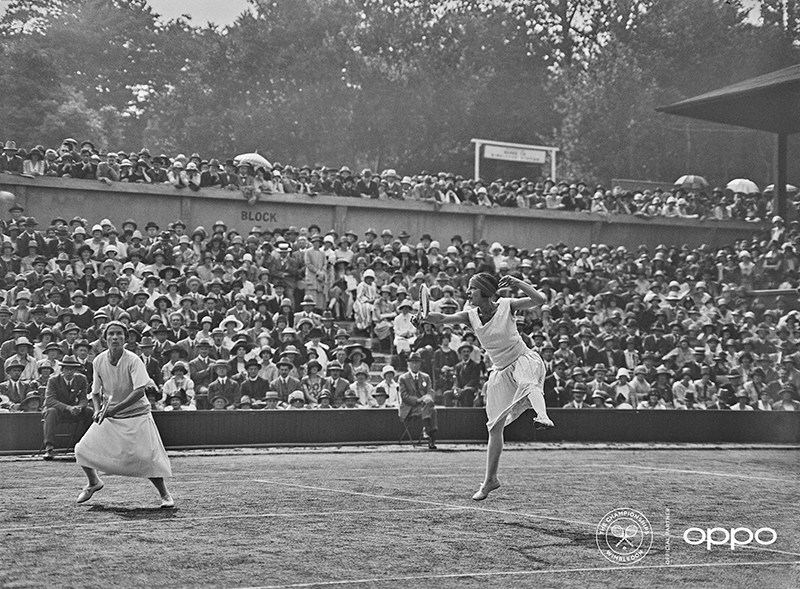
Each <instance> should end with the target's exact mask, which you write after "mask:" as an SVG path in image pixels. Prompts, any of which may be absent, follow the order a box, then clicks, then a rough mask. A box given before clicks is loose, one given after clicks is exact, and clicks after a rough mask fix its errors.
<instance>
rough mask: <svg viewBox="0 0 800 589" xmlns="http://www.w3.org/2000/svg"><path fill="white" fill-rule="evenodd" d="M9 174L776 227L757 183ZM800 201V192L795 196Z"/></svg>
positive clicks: (146, 157)
mask: <svg viewBox="0 0 800 589" xmlns="http://www.w3.org/2000/svg"><path fill="white" fill-rule="evenodd" d="M4 154H5V156H4V157H0V171H6V172H12V173H19V174H25V175H27V176H32V177H36V176H51V177H60V178H78V179H84V180H97V181H101V182H106V183H112V182H127V183H141V184H163V185H170V186H173V187H175V188H176V189H189V190H200V189H201V188H219V189H225V190H234V191H240V192H241V193H242V195H243V196H244V198H246V199H247V200H248V202H250V203H251V204H254V203H255V202H256V201H258V200H259V199H262V198H267V197H268V195H270V194H275V193H290V194H294V193H302V194H309V195H319V194H325V195H336V196H341V197H353V198H368V199H386V200H391V199H394V200H417V201H422V202H429V203H433V204H435V205H442V204H461V205H465V206H466V205H475V206H486V207H512V208H527V209H552V210H564V211H583V212H587V213H593V214H600V215H612V214H615V215H636V216H640V217H683V218H691V219H716V220H725V219H738V220H744V221H750V222H762V221H766V220H768V219H769V218H771V217H772V213H773V212H774V209H775V207H774V199H773V194H772V192H773V191H772V189H771V187H767V188H765V189H764V191H763V192H761V191H759V189H758V187H757V186H755V185H753V184H752V183H749V184H748V183H747V182H749V181H746V182H745V183H743V184H741V186H739V185H737V184H733V185H730V186H726V187H725V188H723V187H713V188H712V187H710V186H708V183H707V182H706V181H705V179H704V178H702V177H699V176H691V175H690V176H685V177H682V178H681V179H679V180H681V181H679V182H677V183H676V185H673V186H665V187H664V188H663V189H662V188H659V187H653V188H645V189H643V190H623V189H621V188H620V187H618V186H613V187H612V186H603V185H602V184H597V183H596V182H590V181H586V180H576V181H573V182H566V181H559V182H558V183H556V182H553V181H551V180H549V179H547V178H541V179H539V178H526V177H522V178H517V179H507V180H504V179H502V178H496V179H494V180H491V181H490V180H485V179H477V180H474V179H469V178H464V177H463V176H461V175H456V174H453V173H449V172H437V173H429V172H427V171H422V172H420V173H418V174H414V175H401V174H399V173H398V172H397V171H396V170H394V169H385V170H382V171H381V172H380V173H373V172H372V171H371V170H369V169H362V170H361V171H360V172H359V171H358V170H355V171H354V170H351V168H350V167H349V166H342V167H340V168H334V167H327V166H291V165H285V166H284V165H282V164H280V163H278V162H273V163H270V162H269V161H267V160H266V159H264V158H263V157H261V156H259V155H258V154H257V153H254V154H243V155H244V156H251V157H242V156H239V157H235V158H228V159H218V158H214V157H212V158H203V157H201V155H200V154H199V153H192V154H191V155H190V156H188V157H187V156H186V155H185V154H177V155H174V156H172V157H170V156H167V155H166V154H159V155H152V154H151V153H150V150H149V149H146V148H143V149H141V150H140V151H138V152H130V153H127V154H126V153H124V152H113V151H108V152H101V151H100V150H98V149H97V148H96V147H95V145H94V144H93V143H92V142H91V141H84V142H82V143H79V142H78V141H76V140H75V139H71V138H68V139H65V140H64V142H63V143H62V145H61V146H60V147H59V149H58V150H55V149H45V147H44V146H42V145H37V146H34V147H31V148H30V149H25V148H22V149H20V148H18V147H17V145H16V143H15V142H13V141H7V142H6V143H5V145H4ZM789 188H790V189H791V191H792V192H793V193H796V189H795V188H794V187H789Z"/></svg>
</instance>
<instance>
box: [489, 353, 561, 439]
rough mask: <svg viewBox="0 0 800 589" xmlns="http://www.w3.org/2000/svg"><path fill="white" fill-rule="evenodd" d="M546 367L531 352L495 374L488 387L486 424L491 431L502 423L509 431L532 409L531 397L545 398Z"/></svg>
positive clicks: (490, 378)
mask: <svg viewBox="0 0 800 589" xmlns="http://www.w3.org/2000/svg"><path fill="white" fill-rule="evenodd" d="M545 372H546V370H545V365H544V361H543V360H542V359H541V357H540V356H539V354H537V353H536V352H534V351H533V350H531V351H530V352H529V353H527V354H525V355H523V356H520V357H519V358H517V359H516V360H515V361H514V362H512V363H511V364H509V365H508V366H506V367H505V368H503V369H502V370H493V371H492V373H491V374H490V375H489V382H488V384H487V386H486V416H487V418H488V421H487V422H486V427H487V429H489V430H491V429H492V428H493V427H494V426H495V425H496V424H497V423H499V422H500V421H501V420H505V425H504V426H503V427H506V426H507V425H508V424H510V423H511V422H513V421H514V420H515V419H517V417H519V416H520V415H522V414H523V413H524V412H525V411H526V410H527V409H530V408H531V402H530V399H529V398H528V395H530V394H531V393H538V394H541V395H544V377H545Z"/></svg>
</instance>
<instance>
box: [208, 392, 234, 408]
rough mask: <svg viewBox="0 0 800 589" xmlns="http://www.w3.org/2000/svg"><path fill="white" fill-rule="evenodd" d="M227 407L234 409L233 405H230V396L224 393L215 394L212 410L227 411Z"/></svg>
mask: <svg viewBox="0 0 800 589" xmlns="http://www.w3.org/2000/svg"><path fill="white" fill-rule="evenodd" d="M227 409H233V406H230V405H228V398H227V397H225V396H224V395H214V396H213V397H212V398H211V410H212V411H225V410H227Z"/></svg>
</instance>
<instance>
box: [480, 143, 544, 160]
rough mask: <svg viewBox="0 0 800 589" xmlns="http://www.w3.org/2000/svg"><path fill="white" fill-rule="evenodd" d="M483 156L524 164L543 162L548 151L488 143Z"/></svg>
mask: <svg viewBox="0 0 800 589" xmlns="http://www.w3.org/2000/svg"><path fill="white" fill-rule="evenodd" d="M483 157H485V158H487V159H490V160H505V161H509V162H520V163H523V164H543V163H545V161H546V159H547V152H546V151H544V150H541V149H524V148H520V147H501V146H499V145H486V146H485V147H484V148H483Z"/></svg>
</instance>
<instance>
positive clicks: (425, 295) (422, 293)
mask: <svg viewBox="0 0 800 589" xmlns="http://www.w3.org/2000/svg"><path fill="white" fill-rule="evenodd" d="M430 298H431V291H430V290H429V289H428V285H427V284H423V285H422V286H420V287H419V316H420V318H421V319H425V318H426V317H427V316H428V313H430V312H431V301H430Z"/></svg>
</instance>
